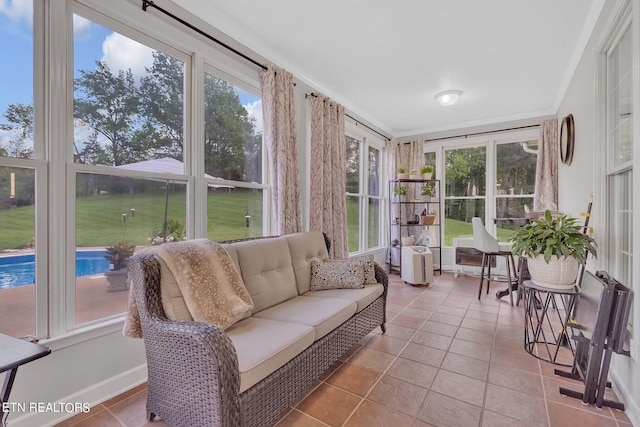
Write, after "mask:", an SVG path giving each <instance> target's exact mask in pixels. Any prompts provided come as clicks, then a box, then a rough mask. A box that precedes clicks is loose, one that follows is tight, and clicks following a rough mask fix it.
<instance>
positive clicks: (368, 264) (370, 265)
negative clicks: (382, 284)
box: [349, 255, 378, 285]
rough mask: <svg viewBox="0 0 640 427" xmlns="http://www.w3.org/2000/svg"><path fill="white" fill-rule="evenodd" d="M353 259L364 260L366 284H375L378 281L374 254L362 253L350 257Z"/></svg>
mask: <svg viewBox="0 0 640 427" xmlns="http://www.w3.org/2000/svg"><path fill="white" fill-rule="evenodd" d="M349 259H350V260H351V261H362V268H364V284H365V285H375V284H376V283H378V281H377V280H376V268H375V267H374V264H375V260H374V259H373V255H362V256H358V257H354V258H349Z"/></svg>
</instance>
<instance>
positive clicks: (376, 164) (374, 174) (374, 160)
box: [367, 147, 381, 196]
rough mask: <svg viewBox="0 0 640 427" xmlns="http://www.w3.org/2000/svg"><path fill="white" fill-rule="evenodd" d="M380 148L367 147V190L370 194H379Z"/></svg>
mask: <svg viewBox="0 0 640 427" xmlns="http://www.w3.org/2000/svg"><path fill="white" fill-rule="evenodd" d="M380 162H381V158H380V150H378V149H377V148H373V147H369V164H368V170H369V177H368V187H369V188H368V192H367V194H368V195H370V196H379V195H380V167H381V165H380Z"/></svg>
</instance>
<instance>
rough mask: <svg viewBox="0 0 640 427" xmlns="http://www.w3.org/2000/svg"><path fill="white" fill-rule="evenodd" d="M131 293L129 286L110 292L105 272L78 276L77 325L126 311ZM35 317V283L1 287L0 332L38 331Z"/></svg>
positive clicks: (28, 332)
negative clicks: (127, 288)
mask: <svg viewBox="0 0 640 427" xmlns="http://www.w3.org/2000/svg"><path fill="white" fill-rule="evenodd" d="M128 297H129V291H128V290H127V291H120V292H107V279H106V278H105V276H104V275H102V274H96V275H93V276H83V277H78V278H76V313H75V316H76V322H75V323H76V325H80V324H82V323H86V322H90V321H93V320H97V319H100V318H103V317H107V316H112V315H114V314H119V313H124V312H125V310H126V309H127V300H128ZM35 319H36V318H35V285H24V286H18V287H15V288H8V289H0V333H3V334H7V335H11V336H14V337H23V336H27V335H35Z"/></svg>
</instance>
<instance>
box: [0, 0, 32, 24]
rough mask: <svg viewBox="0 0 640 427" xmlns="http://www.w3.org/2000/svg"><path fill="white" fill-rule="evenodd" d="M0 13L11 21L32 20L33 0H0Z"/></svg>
mask: <svg viewBox="0 0 640 427" xmlns="http://www.w3.org/2000/svg"><path fill="white" fill-rule="evenodd" d="M0 14H4V15H6V16H7V17H8V18H9V19H10V20H12V21H21V20H24V21H26V22H29V23H31V22H32V21H33V0H0Z"/></svg>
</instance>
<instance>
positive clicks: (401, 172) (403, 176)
mask: <svg viewBox="0 0 640 427" xmlns="http://www.w3.org/2000/svg"><path fill="white" fill-rule="evenodd" d="M397 171H398V174H397V176H398V179H407V168H403V167H402V166H400V167H399V168H398V169H397Z"/></svg>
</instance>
